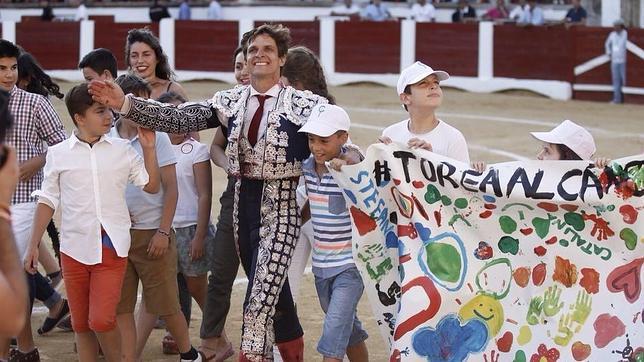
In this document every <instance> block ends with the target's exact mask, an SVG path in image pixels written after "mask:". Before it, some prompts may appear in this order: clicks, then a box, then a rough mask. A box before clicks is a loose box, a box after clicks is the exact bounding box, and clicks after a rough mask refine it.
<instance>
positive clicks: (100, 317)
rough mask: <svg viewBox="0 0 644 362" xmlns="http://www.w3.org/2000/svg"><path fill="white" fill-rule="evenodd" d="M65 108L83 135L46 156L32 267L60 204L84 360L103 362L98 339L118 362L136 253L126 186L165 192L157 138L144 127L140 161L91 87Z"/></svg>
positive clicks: (74, 92) (28, 264)
mask: <svg viewBox="0 0 644 362" xmlns="http://www.w3.org/2000/svg"><path fill="white" fill-rule="evenodd" d="M65 103H66V105H67V109H68V110H69V114H70V115H71V116H72V120H73V121H74V124H75V125H76V127H77V131H76V132H75V133H74V134H73V135H72V136H71V137H70V138H68V139H67V140H65V141H63V142H61V143H59V144H57V145H54V146H52V147H50V148H49V150H48V152H47V162H46V164H45V179H44V181H43V183H42V188H41V190H38V191H36V192H34V194H36V195H37V196H38V206H37V208H36V213H35V216H34V223H33V232H32V235H31V239H30V245H29V250H28V254H27V257H26V258H25V269H26V270H27V272H30V273H35V272H36V268H37V264H38V244H39V242H40V240H41V238H42V235H43V233H44V231H45V228H46V227H47V224H48V223H49V220H51V218H52V216H53V214H54V211H55V210H56V209H57V208H59V207H60V209H61V214H62V222H61V224H60V225H61V235H60V239H61V244H60V252H61V262H62V267H63V275H64V282H65V289H66V290H67V298H68V300H69V306H70V309H71V314H72V325H73V328H74V332H75V335H76V344H77V348H78V355H79V359H80V360H82V361H85V360H95V359H96V356H97V355H98V345H97V344H96V337H98V341H99V343H100V345H101V347H102V350H103V352H104V354H105V358H106V359H107V360H108V361H119V360H120V359H121V340H120V335H119V331H118V329H116V306H117V304H118V302H119V299H120V296H121V284H122V282H123V277H124V275H125V268H126V266H127V255H128V250H129V248H130V234H129V229H130V218H129V215H128V211H127V205H126V203H125V189H126V186H127V184H128V182H130V183H132V184H133V185H134V186H136V187H140V188H143V191H145V192H149V193H156V192H158V191H159V185H160V177H159V168H158V165H157V158H156V153H155V150H154V146H155V135H154V132H152V131H149V130H146V129H142V128H139V129H138V135H139V139H140V141H141V146H142V149H143V159H141V157H140V156H139V154H138V153H137V152H136V151H135V150H134V149H133V148H132V147H131V146H130V145H129V144H128V143H127V142H125V141H123V140H119V139H113V138H110V137H106V136H105V134H106V133H107V132H108V131H109V130H110V128H111V126H112V115H111V113H110V111H109V109H108V108H107V107H105V106H103V105H101V104H99V103H96V102H94V101H93V100H92V97H91V96H90V95H89V93H88V91H87V84H81V85H78V86H76V87H74V88H72V89H71V90H70V91H69V93H67V97H66V98H65ZM144 165H145V166H144ZM146 171H147V172H146Z"/></svg>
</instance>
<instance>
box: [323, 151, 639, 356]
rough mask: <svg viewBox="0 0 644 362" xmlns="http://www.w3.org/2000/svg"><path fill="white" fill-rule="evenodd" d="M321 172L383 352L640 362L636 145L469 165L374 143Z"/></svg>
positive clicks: (402, 354) (637, 165)
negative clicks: (348, 228) (591, 155)
mask: <svg viewBox="0 0 644 362" xmlns="http://www.w3.org/2000/svg"><path fill="white" fill-rule="evenodd" d="M334 177H335V179H336V180H337V182H338V184H339V185H340V187H341V188H343V190H344V194H345V199H346V200H347V202H348V205H349V209H350V212H351V216H352V220H353V237H354V240H353V245H354V247H353V256H354V260H355V262H356V264H357V266H358V269H359V270H360V272H361V273H362V277H363V280H364V282H365V291H366V292H367V295H368V297H369V300H370V303H371V305H372V309H373V312H374V314H375V317H376V320H377V322H378V325H379V326H380V331H381V333H382V335H383V337H384V338H385V339H386V341H387V342H388V343H389V345H390V346H391V354H390V360H391V361H396V360H403V361H461V360H466V359H469V360H470V361H532V362H535V361H539V362H541V361H546V362H552V361H622V360H638V361H640V360H641V361H644V315H643V314H644V311H643V308H644V297H642V296H641V290H642V264H643V263H644V215H642V214H643V210H644V197H643V194H644V155H639V156H635V157H629V158H624V159H620V160H616V161H614V162H613V163H612V164H611V167H607V168H606V169H604V170H599V169H597V168H595V167H594V166H593V165H591V164H590V163H589V162H586V161H525V162H508V163H502V164H495V165H490V166H489V167H488V168H487V170H486V171H485V172H483V173H482V174H479V173H477V172H476V171H474V170H471V169H470V168H469V166H468V165H465V164H462V163H459V162H457V161H454V160H452V159H449V158H445V157H442V156H440V155H436V154H434V153H431V152H426V151H422V150H414V151H412V150H409V149H407V148H403V147H402V146H399V145H384V144H377V145H372V146H371V147H369V149H368V151H367V157H366V159H365V160H364V162H361V163H360V164H358V165H353V166H345V167H343V168H342V172H341V173H336V172H334ZM638 358H639V359H638Z"/></svg>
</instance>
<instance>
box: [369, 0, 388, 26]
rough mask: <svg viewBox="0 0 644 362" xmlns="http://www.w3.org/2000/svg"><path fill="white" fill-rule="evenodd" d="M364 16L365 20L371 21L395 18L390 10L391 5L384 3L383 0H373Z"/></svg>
mask: <svg viewBox="0 0 644 362" xmlns="http://www.w3.org/2000/svg"><path fill="white" fill-rule="evenodd" d="M362 17H363V18H364V20H371V21H385V20H391V19H393V17H392V16H391V13H390V12H389V7H388V6H387V5H386V4H383V3H382V0H371V2H370V3H369V5H367V8H366V9H365V11H364V15H363V16H362Z"/></svg>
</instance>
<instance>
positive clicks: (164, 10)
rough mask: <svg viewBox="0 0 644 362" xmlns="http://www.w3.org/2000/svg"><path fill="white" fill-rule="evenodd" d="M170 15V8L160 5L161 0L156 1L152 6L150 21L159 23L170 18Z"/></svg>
mask: <svg viewBox="0 0 644 362" xmlns="http://www.w3.org/2000/svg"><path fill="white" fill-rule="evenodd" d="M169 17H170V13H169V12H168V7H167V6H165V5H162V4H159V0H154V3H153V4H152V6H150V20H152V22H155V23H158V22H159V21H161V19H163V18H169Z"/></svg>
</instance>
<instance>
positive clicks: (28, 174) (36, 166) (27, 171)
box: [20, 153, 47, 182]
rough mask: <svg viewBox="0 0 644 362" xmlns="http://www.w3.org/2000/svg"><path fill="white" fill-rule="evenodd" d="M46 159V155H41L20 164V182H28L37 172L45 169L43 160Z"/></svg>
mask: <svg viewBox="0 0 644 362" xmlns="http://www.w3.org/2000/svg"><path fill="white" fill-rule="evenodd" d="M46 159H47V153H43V154H42V155H38V156H34V157H32V158H30V159H28V160H26V161H24V162H22V163H21V164H20V181H22V182H24V181H29V180H30V179H31V178H32V177H34V175H35V174H36V172H38V170H40V169H41V168H43V167H45V160H46Z"/></svg>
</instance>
